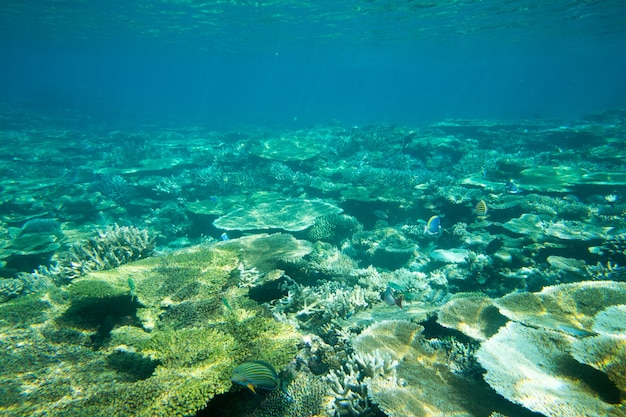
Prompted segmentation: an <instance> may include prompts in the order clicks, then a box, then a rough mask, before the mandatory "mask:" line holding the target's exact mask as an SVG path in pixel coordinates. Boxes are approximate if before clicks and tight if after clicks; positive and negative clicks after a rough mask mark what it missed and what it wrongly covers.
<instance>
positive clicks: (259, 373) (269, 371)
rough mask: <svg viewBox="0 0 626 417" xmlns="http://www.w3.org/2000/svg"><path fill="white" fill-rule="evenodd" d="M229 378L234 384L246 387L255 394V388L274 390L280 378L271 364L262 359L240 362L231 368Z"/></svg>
mask: <svg viewBox="0 0 626 417" xmlns="http://www.w3.org/2000/svg"><path fill="white" fill-rule="evenodd" d="M230 380H231V381H232V382H234V383H235V384H239V385H242V386H244V387H248V389H249V390H250V391H252V392H253V393H255V394H256V390H255V388H263V389H266V390H275V389H276V388H278V387H279V386H280V379H279V378H278V374H277V373H276V370H275V369H274V368H273V367H272V365H270V364H269V363H267V362H263V361H249V362H244V363H242V364H241V365H239V366H237V367H236V368H235V369H234V370H233V376H232V377H231V378H230Z"/></svg>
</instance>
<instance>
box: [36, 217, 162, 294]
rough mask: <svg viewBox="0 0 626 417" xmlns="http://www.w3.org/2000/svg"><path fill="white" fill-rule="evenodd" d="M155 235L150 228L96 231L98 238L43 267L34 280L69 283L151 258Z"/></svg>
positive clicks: (72, 248)
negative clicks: (82, 277) (88, 275)
mask: <svg viewBox="0 0 626 417" xmlns="http://www.w3.org/2000/svg"><path fill="white" fill-rule="evenodd" d="M155 239H156V237H155V236H152V235H151V234H150V232H149V231H148V229H139V228H136V227H134V226H118V225H117V224H116V225H115V226H109V227H107V228H106V229H105V230H96V236H94V237H91V238H89V239H87V240H86V241H82V242H76V243H73V244H71V245H70V247H69V249H68V251H67V253H65V254H62V255H61V256H59V258H58V260H57V261H56V263H55V264H52V265H50V266H46V265H42V266H40V267H39V268H38V269H37V270H35V272H33V274H34V276H35V277H40V276H42V277H44V278H52V279H53V280H54V281H56V282H60V283H67V282H69V281H71V280H73V279H75V278H77V277H80V276H81V275H85V274H87V273H89V272H92V271H100V270H105V269H111V268H115V267H117V266H120V265H123V264H125V263H128V262H131V261H133V260H136V259H141V258H145V257H147V256H149V255H150V254H151V253H152V251H153V250H154V247H155Z"/></svg>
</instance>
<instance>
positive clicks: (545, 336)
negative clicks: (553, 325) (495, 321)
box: [477, 322, 624, 417]
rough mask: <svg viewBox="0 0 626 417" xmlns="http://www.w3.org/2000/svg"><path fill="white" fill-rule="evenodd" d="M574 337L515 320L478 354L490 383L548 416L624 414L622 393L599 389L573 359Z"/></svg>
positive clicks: (513, 398)
mask: <svg viewBox="0 0 626 417" xmlns="http://www.w3.org/2000/svg"><path fill="white" fill-rule="evenodd" d="M573 342H574V338H573V337H572V336H568V335H565V334H563V333H560V332H555V331H552V330H543V329H534V328H531V327H527V326H524V325H522V324H520V323H516V322H511V323H509V324H508V325H507V326H505V327H503V328H502V329H501V330H500V331H499V332H498V333H497V334H496V335H495V336H494V337H492V338H491V339H489V340H487V341H486V342H485V343H483V344H482V346H481V348H480V349H479V350H478V352H477V357H478V360H479V361H480V364H481V365H482V366H483V367H484V368H485V369H486V370H487V373H486V374H485V376H484V377H485V380H486V381H487V382H488V383H489V385H491V386H492V387H493V388H494V389H495V390H496V391H497V392H498V393H499V394H501V395H502V396H504V397H505V398H507V399H509V400H510V401H513V402H515V403H518V404H521V405H523V406H524V407H526V408H528V409H530V410H533V411H536V412H540V413H542V414H544V415H546V416H549V417H566V416H567V417H569V416H581V415H597V416H600V415H601V416H615V417H617V416H622V415H623V407H624V403H623V401H620V400H619V396H618V398H617V399H616V398H607V395H611V394H608V392H607V391H605V390H607V388H598V387H596V389H599V390H601V391H600V392H598V391H596V389H594V385H593V383H592V382H589V380H590V379H591V376H590V375H588V374H586V373H585V372H584V370H583V369H580V368H577V367H576V366H572V365H571V361H572V359H571V357H570V354H571V345H572V343H573ZM599 349H602V347H601V346H600V347H599ZM613 359H617V358H613ZM568 360H569V361H568ZM618 360H619V359H618ZM568 363H570V364H569V366H568V365H567V364H568ZM585 377H586V378H585ZM585 379H587V381H586V380H585ZM602 391H604V392H602ZM616 400H617V401H616Z"/></svg>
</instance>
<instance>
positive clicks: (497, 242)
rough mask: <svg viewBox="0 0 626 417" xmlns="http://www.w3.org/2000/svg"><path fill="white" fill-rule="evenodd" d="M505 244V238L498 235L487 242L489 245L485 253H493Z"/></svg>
mask: <svg viewBox="0 0 626 417" xmlns="http://www.w3.org/2000/svg"><path fill="white" fill-rule="evenodd" d="M503 245H504V239H502V238H501V237H496V238H495V239H493V240H492V241H491V242H489V243H487V247H485V253H486V254H487V255H492V254H494V253H496V252H497V251H498V249H500V248H501V247H502V246H503Z"/></svg>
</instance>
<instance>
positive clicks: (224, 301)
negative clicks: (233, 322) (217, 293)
mask: <svg viewBox="0 0 626 417" xmlns="http://www.w3.org/2000/svg"><path fill="white" fill-rule="evenodd" d="M222 304H224V307H226V309H227V310H228V311H232V309H233V308H232V307H231V306H230V303H229V302H228V300H227V299H226V297H222Z"/></svg>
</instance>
